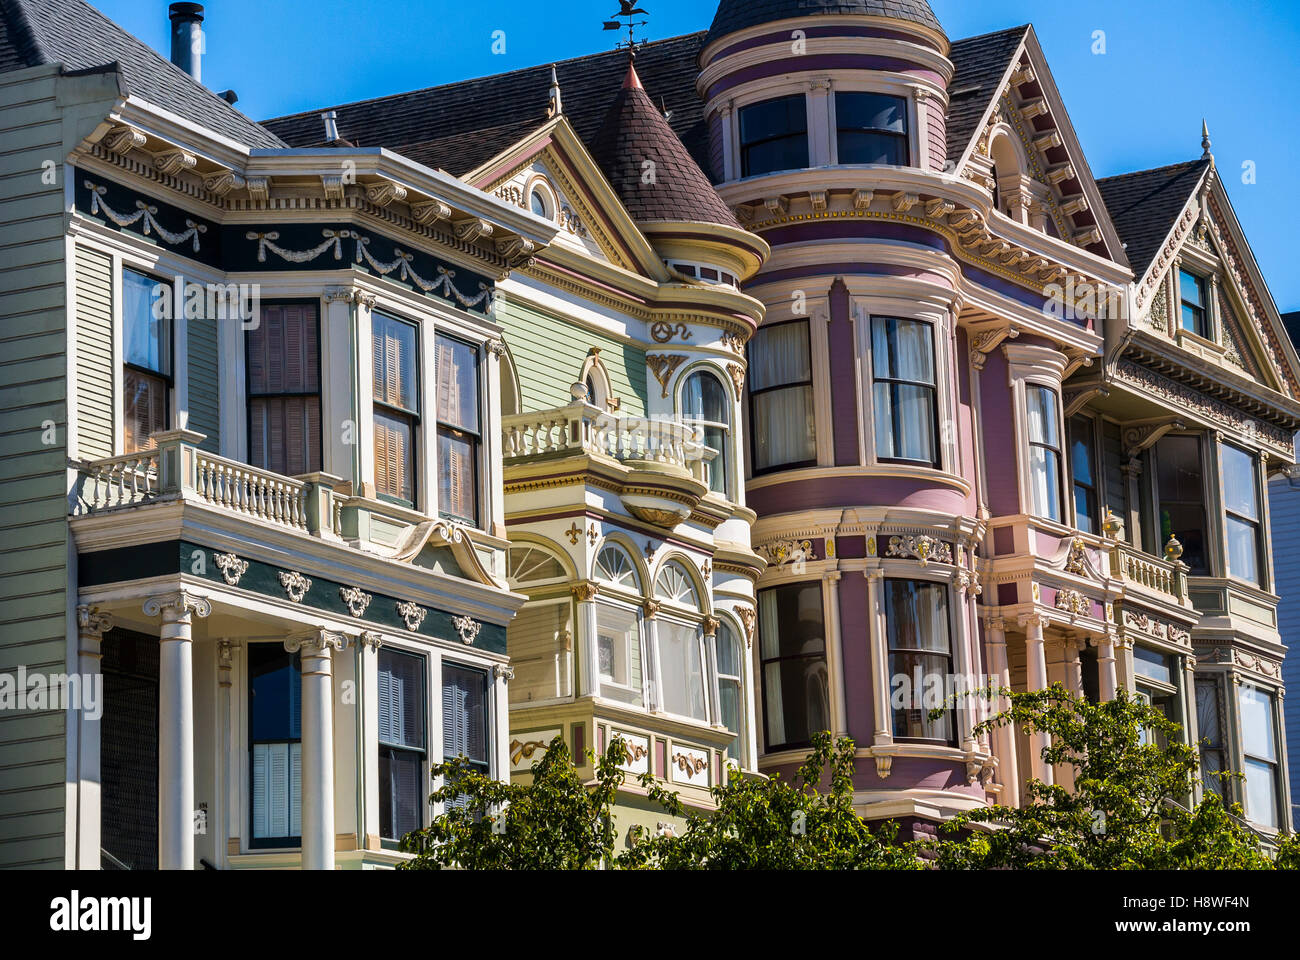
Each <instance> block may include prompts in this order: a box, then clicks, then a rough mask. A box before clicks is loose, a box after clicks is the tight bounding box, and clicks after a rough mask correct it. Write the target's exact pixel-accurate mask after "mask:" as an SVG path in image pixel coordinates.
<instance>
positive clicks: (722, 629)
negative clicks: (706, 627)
mask: <svg viewBox="0 0 1300 960" xmlns="http://www.w3.org/2000/svg"><path fill="white" fill-rule="evenodd" d="M716 643H717V647H718V675H719V676H724V677H739V676H740V642H739V641H738V640H737V639H736V631H735V630H732V629H731V627H730V626H729V625H728V624H727V622H726V621H725V620H723V621H722V622H721V623H719V624H718V635H717V637H716Z"/></svg>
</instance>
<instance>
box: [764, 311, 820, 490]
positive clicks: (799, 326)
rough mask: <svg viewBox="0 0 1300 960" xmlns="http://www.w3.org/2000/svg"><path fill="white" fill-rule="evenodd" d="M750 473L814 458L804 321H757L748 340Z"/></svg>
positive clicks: (814, 430)
mask: <svg viewBox="0 0 1300 960" xmlns="http://www.w3.org/2000/svg"><path fill="white" fill-rule="evenodd" d="M749 411H750V426H751V432H752V434H753V441H752V443H753V448H752V457H753V467H754V473H756V474H758V473H765V472H767V471H769V470H776V469H779V468H781V467H800V466H809V465H811V464H813V463H816V462H817V421H816V416H815V414H814V411H813V386H812V350H811V346H810V343H809V339H808V321H807V320H795V321H791V322H788V323H778V324H774V325H772V326H764V327H760V328H759V331H758V333H756V334H755V335H754V338H753V339H752V340H751V341H750V342H749Z"/></svg>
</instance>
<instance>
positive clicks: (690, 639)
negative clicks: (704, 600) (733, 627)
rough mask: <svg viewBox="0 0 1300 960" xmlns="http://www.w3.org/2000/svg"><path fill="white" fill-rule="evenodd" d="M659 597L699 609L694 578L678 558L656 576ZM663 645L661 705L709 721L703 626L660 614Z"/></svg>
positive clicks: (660, 636)
mask: <svg viewBox="0 0 1300 960" xmlns="http://www.w3.org/2000/svg"><path fill="white" fill-rule="evenodd" d="M655 596H656V597H657V598H659V599H662V600H667V601H669V602H670V603H672V604H674V605H676V606H678V607H684V608H689V609H690V611H691V612H698V610H699V595H698V593H697V592H696V589H695V584H694V581H693V580H692V579H691V577H690V575H689V574H688V573H686V571H685V570H684V569H683V568H682V565H681V564H680V563H678V562H677V561H676V560H671V561H669V562H668V563H666V564H665V565H664V568H663V569H662V570H661V571H660V572H659V576H658V577H656V578H655ZM655 630H656V634H657V637H658V647H659V677H658V678H657V679H658V689H659V704H660V706H661V708H662V709H663V710H665V711H667V712H668V713H675V714H677V715H679V716H683V717H692V718H694V719H696V720H708V718H709V712H708V702H707V700H706V699H705V694H704V650H703V645H702V641H701V639H700V631H699V628H698V627H697V626H695V625H691V624H686V623H681V622H678V621H676V620H672V619H667V618H665V617H664V616H663V615H662V614H661V615H660V617H659V619H658V621H657V625H656V627H655Z"/></svg>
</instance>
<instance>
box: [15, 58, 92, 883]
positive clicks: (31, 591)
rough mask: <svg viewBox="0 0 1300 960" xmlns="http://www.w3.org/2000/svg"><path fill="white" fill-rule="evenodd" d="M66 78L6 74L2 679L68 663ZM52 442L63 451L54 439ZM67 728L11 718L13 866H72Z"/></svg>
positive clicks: (56, 715)
mask: <svg viewBox="0 0 1300 960" xmlns="http://www.w3.org/2000/svg"><path fill="white" fill-rule="evenodd" d="M56 74H57V70H56V69H43V70H23V71H19V72H16V73H6V74H0V238H2V239H0V265H2V266H0V318H3V323H0V478H2V479H0V543H2V544H4V551H3V559H2V560H0V672H5V673H10V672H13V670H14V669H15V668H16V667H17V666H19V665H23V666H26V667H27V669H28V670H29V671H33V670H41V671H56V672H63V671H64V669H65V665H66V657H67V653H66V636H67V616H66V602H67V600H66V591H67V582H68V570H67V501H66V477H67V474H66V466H65V465H66V459H67V454H68V449H67V428H68V417H67V409H68V406H67V326H66V320H65V317H66V307H67V303H66V296H65V283H66V273H65V263H64V254H63V250H64V239H63V238H64V233H63V182H62V179H63V175H64V168H63V167H62V158H63V154H64V149H63V132H62V126H61V121H60V115H59V110H58V100H57V96H58V90H57V86H56V84H58V83H70V82H75V81H69V80H58V79H56ZM48 160H53V161H55V163H56V164H58V166H56V167H54V168H53V169H54V171H55V172H57V182H55V183H45V182H42V173H43V172H45V171H46V170H47V168H46V167H44V166H43V164H44V162H45V161H48ZM101 279H102V277H101ZM51 427H52V428H53V429H52V430H51V429H50V428H51ZM100 429H101V430H102V425H101V427H100ZM49 439H53V440H54V443H47V442H44V441H45V440H49ZM110 440H111V438H110ZM64 730H65V723H64V714H63V713H62V712H61V711H4V712H0V867H16V866H17V867H56V868H57V867H62V866H63V865H64V856H65V855H64V836H63V831H64V819H65V813H64V807H65V792H66V787H65V785H64V780H65V753H66V744H65V739H64V737H65V732H64Z"/></svg>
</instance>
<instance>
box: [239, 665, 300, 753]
mask: <svg viewBox="0 0 1300 960" xmlns="http://www.w3.org/2000/svg"><path fill="white" fill-rule="evenodd" d="M301 669H302V668H301V665H300V660H299V658H298V655H297V654H296V653H289V652H287V651H286V650H285V649H284V647H283V646H281V645H280V644H278V643H250V644H249V645H248V676H249V699H250V701H251V702H250V705H249V710H250V712H251V714H252V718H251V724H250V725H251V739H252V740H297V739H298V738H299V737H300V736H301V735H302V734H301V727H300V726H299V724H300V717H301V696H302V673H301Z"/></svg>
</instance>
